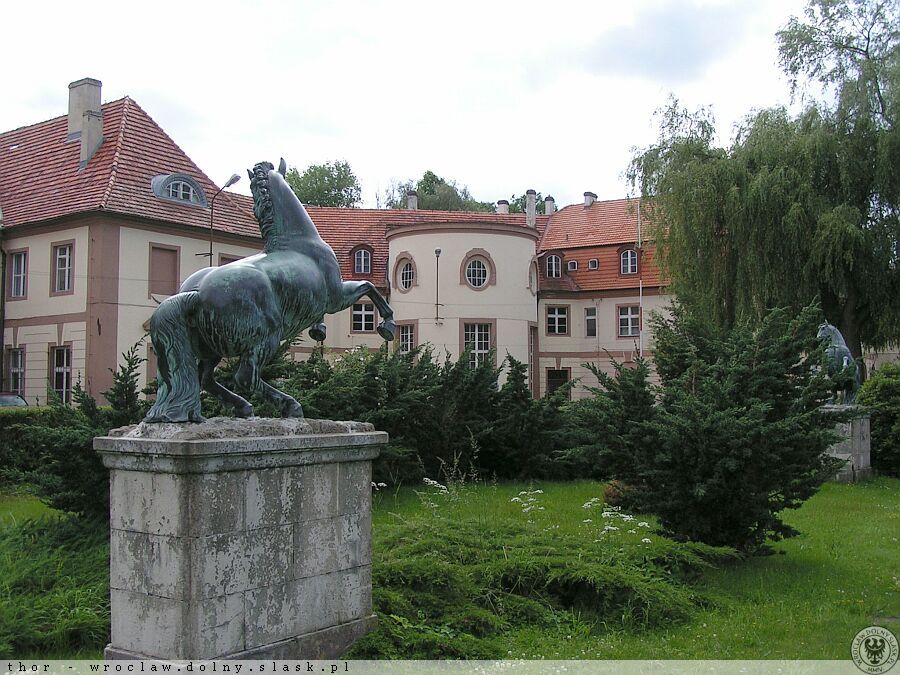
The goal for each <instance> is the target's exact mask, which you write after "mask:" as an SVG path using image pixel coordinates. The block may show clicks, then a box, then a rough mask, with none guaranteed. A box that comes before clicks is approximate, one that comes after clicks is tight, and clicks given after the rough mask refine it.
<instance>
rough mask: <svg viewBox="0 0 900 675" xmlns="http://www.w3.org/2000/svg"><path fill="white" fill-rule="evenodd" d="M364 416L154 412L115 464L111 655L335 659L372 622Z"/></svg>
mask: <svg viewBox="0 0 900 675" xmlns="http://www.w3.org/2000/svg"><path fill="white" fill-rule="evenodd" d="M386 442H387V434H386V433H384V432H379V431H374V430H373V428H372V426H371V425H369V424H361V423H356V422H329V421H324V420H269V419H256V418H253V419H250V420H232V419H226V418H216V419H212V420H209V421H207V422H205V423H203V424H152V425H138V426H136V427H125V428H123V429H118V430H114V431H113V432H111V434H110V436H106V437H103V438H97V439H95V440H94V447H95V448H96V449H97V450H98V451H99V452H100V454H101V455H102V457H103V462H104V464H105V465H106V466H107V467H108V468H109V469H110V490H111V495H110V496H111V506H110V519H111V523H110V524H111V533H110V596H111V597H110V599H111V604H112V642H111V644H110V645H109V646H108V647H107V648H106V657H107V658H113V659H118V658H155V659H166V660H181V659H208V658H231V659H239V658H245V659H265V658H276V659H333V658H337V657H338V656H340V655H341V654H342V653H343V652H344V651H345V650H346V649H347V647H348V646H349V645H350V644H351V643H352V642H353V641H354V640H356V639H357V638H358V637H360V636H361V635H362V634H364V633H365V632H366V631H367V630H369V629H370V628H371V627H372V626H373V625H374V620H375V619H374V615H373V614H372V604H371V592H372V582H371V577H372V567H371V529H372V525H371V523H372V510H371V503H372V502H371V495H372V492H371V461H372V459H374V458H375V457H376V456H377V455H378V452H379V448H380V447H381V446H383V445H384V444H385V443H386Z"/></svg>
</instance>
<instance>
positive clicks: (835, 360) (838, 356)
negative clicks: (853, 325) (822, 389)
mask: <svg viewBox="0 0 900 675" xmlns="http://www.w3.org/2000/svg"><path fill="white" fill-rule="evenodd" d="M816 337H817V338H819V340H821V341H822V342H824V343H826V345H827V346H826V347H825V372H826V374H827V375H828V376H829V377H831V378H833V379H834V378H837V380H838V384H837V387H836V389H835V392H834V399H833V400H834V402H835V403H839V404H845V405H846V404H850V403H854V402H855V401H856V392H857V391H859V387H860V385H861V384H862V382H861V379H862V378H861V377H860V375H861V373H860V368H859V365H858V364H857V363H856V361H855V360H854V359H853V354H851V353H850V349H849V348H848V347H847V343H846V341H845V340H844V336H843V335H841V331H839V330H838V329H837V327H835V326H832V325H831V324H830V323H828V322H827V321H826V322H825V323H823V324H821V325H820V326H819V331H818V332H817V333H816Z"/></svg>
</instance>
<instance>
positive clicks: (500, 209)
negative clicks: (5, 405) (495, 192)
mask: <svg viewBox="0 0 900 675" xmlns="http://www.w3.org/2000/svg"><path fill="white" fill-rule="evenodd" d="M497 213H504V214H505V213H509V202H508V201H507V200H506V199H501V200H500V201H498V202H497Z"/></svg>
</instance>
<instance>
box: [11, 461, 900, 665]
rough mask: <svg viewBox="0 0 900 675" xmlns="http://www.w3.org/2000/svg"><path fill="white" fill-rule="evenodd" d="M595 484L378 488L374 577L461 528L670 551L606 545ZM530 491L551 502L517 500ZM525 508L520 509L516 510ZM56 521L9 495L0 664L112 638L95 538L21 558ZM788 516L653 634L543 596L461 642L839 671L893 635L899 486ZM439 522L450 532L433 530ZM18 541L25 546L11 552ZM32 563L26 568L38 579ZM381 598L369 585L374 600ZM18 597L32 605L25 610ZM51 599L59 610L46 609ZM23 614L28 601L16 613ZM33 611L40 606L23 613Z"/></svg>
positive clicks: (72, 652) (851, 491)
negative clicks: (752, 554)
mask: <svg viewBox="0 0 900 675" xmlns="http://www.w3.org/2000/svg"><path fill="white" fill-rule="evenodd" d="M602 488H603V486H602V484H599V483H595V482H592V481H578V482H571V483H534V484H497V485H492V484H477V485H472V484H469V485H464V486H461V487H457V488H452V489H451V490H450V493H449V494H448V495H446V496H438V495H437V494H436V490H435V489H434V488H425V487H423V488H421V489H417V490H412V489H409V488H406V489H403V490H399V491H388V490H384V489H382V490H381V491H380V492H378V493H376V495H375V511H374V519H373V531H374V564H375V567H376V577H377V576H378V572H377V570H378V568H379V566H384V565H386V564H388V563H389V562H391V561H393V563H394V564H396V563H397V556H396V553H397V539H396V538H397V537H398V536H401V537H403V538H404V541H403V542H402V543H403V545H404V546H407V547H413V548H414V547H415V544H416V539H417V538H419V533H421V535H422V538H423V539H424V536H425V534H426V533H430V534H431V535H433V534H434V533H435V532H442V531H446V532H447V533H450V534H451V535H452V534H453V533H458V534H459V540H460V541H464V535H465V534H466V533H467V532H468V533H470V534H471V533H472V532H474V533H476V534H477V533H479V532H481V531H483V532H485V533H486V534H485V537H484V547H485V548H487V547H497V546H499V549H500V550H499V553H498V551H496V550H495V551H494V553H498V555H500V556H502V557H503V558H507V557H508V558H510V559H513V558H515V557H516V555H517V553H521V551H517V550H516V549H515V547H516V546H521V545H522V542H524V541H529V539H528V537H532V538H533V537H535V536H539V537H540V538H541V539H540V541H543V542H547V541H549V542H551V543H552V542H554V541H558V542H560V550H563V546H562V542H568V543H567V544H566V546H571V542H572V541H577V540H582V541H584V544H585V550H586V551H587V550H588V549H589V548H590V546H592V545H593V544H595V543H596V540H598V539H599V540H600V541H601V542H603V543H602V546H606V547H607V550H608V551H609V552H610V555H612V556H624V557H628V556H631V558H632V559H634V554H635V552H636V551H637V550H638V549H636V548H635V547H639V546H643V544H642V543H641V539H643V538H645V536H646V538H649V539H651V540H652V541H653V544H649V545H646V546H647V547H648V548H647V550H648V551H651V550H652V547H658V546H662V547H665V546H668V544H667V543H666V542H665V540H663V539H662V538H660V537H658V536H657V535H655V534H652V533H651V532H650V529H651V528H641V529H640V530H637V534H634V535H631V534H628V533H627V528H628V527H629V526H631V525H634V524H635V522H638V521H641V520H646V521H648V522H649V523H650V524H651V526H652V525H653V521H652V519H649V518H643V517H638V519H637V521H632V522H629V523H624V525H625V528H620V530H617V531H610V532H607V533H606V534H604V535H601V534H600V532H601V531H602V529H603V526H604V524H608V523H609V522H610V521H609V520H608V519H607V520H604V519H603V518H601V517H600V510H601V509H600V507H599V506H594V507H593V508H590V509H585V508H583V505H584V504H585V503H587V502H589V501H590V500H591V499H594V498H596V497H600V496H601V495H602ZM537 489H540V490H542V491H543V492H542V493H535V494H533V495H524V496H519V493H520V492H523V491H533V490H537ZM417 493H420V494H417ZM517 497H518V498H520V499H523V501H522V502H516V501H512V500H513V499H514V498H517ZM531 498H533V499H535V500H536V501H534V502H533V503H532V504H533V505H534V506H535V508H532V509H529V510H528V511H527V512H525V511H524V505H525V504H526V503H527V500H528V499H531ZM428 502H430V503H431V504H433V506H428V505H426V503H428ZM541 507H543V509H541ZM52 513H53V512H52V511H50V510H49V509H46V507H44V506H42V505H41V504H40V503H39V502H37V500H34V499H32V498H28V497H0V535H2V536H0V548H2V546H3V545H5V546H7V549H3V550H0V586H4V583H5V585H6V588H5V590H4V592H3V593H2V597H3V602H2V603H0V605H2V604H4V603H6V604H5V607H6V609H5V610H3V611H0V624H4V625H0V653H2V652H4V649H3V643H4V642H6V644H7V645H9V644H10V643H11V642H12V641H13V639H14V638H15V636H16V635H24V633H25V631H26V627H25V626H24V625H23V623H22V622H23V621H26V620H27V621H41V622H44V623H43V624H41V625H38V628H39V629H40V630H35V629H34V627H33V626H31V627H29V628H28V630H31V632H32V633H33V634H34V635H38V636H39V635H41V634H44V633H46V635H47V637H46V641H45V643H41V642H33V643H30V646H29V647H26V648H25V649H26V650H27V653H24V654H23V653H15V654H14V653H8V654H5V655H8V656H18V657H24V656H27V657H34V658H36V657H39V656H40V657H45V658H48V657H49V656H53V657H55V658H74V657H76V655H78V656H80V657H81V658H98V657H99V654H100V650H101V649H102V647H103V643H104V642H105V636H104V635H103V632H104V631H103V630H99V632H98V628H99V626H98V625H97V623H96V622H95V621H94V620H93V619H91V618H90V617H91V616H94V615H96V616H103V613H104V612H108V598H106V597H100V596H102V595H104V593H105V592H106V590H105V588H106V585H105V584H106V582H105V581H104V580H103V579H101V578H100V576H103V575H104V574H105V573H104V572H103V569H104V563H103V560H104V559H105V543H104V541H103V537H102V535H101V536H100V537H95V536H94V535H93V534H85V535H79V537H80V538H81V539H85V541H86V542H87V543H88V544H89V546H90V548H89V549H80V548H79V549H78V553H79V555H78V556H76V557H78V558H79V559H80V558H81V557H82V556H83V560H82V561H81V562H79V560H75V559H73V557H72V556H71V555H70V554H65V555H59V554H55V553H53V552H52V551H50V552H47V551H43V550H37V549H36V550H35V551H34V552H32V553H30V554H29V553H28V552H27V551H22V550H20V549H21V546H22V540H21V539H19V540H17V538H16V537H11V536H8V533H10V532H11V531H12V530H15V529H18V528H19V527H20V526H21V523H22V521H23V520H24V519H26V518H29V517H37V518H43V517H45V516H47V515H50V514H52ZM785 515H786V517H785V520H786V521H787V522H788V523H789V524H791V525H793V526H794V527H796V528H797V529H799V530H800V531H801V532H802V534H801V535H800V536H798V537H795V538H793V539H790V540H787V541H784V542H779V543H777V544H776V545H775V549H776V550H777V551H779V554H776V555H771V556H767V557H761V558H753V559H750V560H745V561H740V562H733V563H728V564H725V565H722V566H719V567H717V568H713V569H707V570H706V571H704V572H703V573H702V574H701V575H700V576H695V577H691V578H690V579H689V580H690V586H689V589H693V592H695V595H696V599H697V601H698V602H697V603H695V604H694V606H693V609H692V610H691V612H690V614H689V615H688V616H682V617H681V618H680V619H679V618H674V619H672V620H671V621H666V620H663V621H659V620H655V621H653V622H650V623H647V622H645V624H644V625H649V627H647V628H642V624H641V621H640V620H636V616H639V612H638V611H637V610H638V609H639V608H635V607H634V606H632V605H630V604H629V602H630V601H626V603H625V604H624V605H622V607H621V610H620V611H610V609H609V607H607V608H606V611H605V613H604V614H603V618H602V619H598V617H597V613H596V612H594V611H593V608H591V607H590V606H579V607H578V608H577V609H571V608H570V609H565V608H561V607H560V606H559V605H558V604H554V603H553V602H552V601H551V599H546V602H544V601H543V599H542V598H537V600H538V604H542V605H543V607H539V608H538V609H540V610H541V611H540V612H538V613H535V612H534V611H533V610H534V607H531V608H529V607H527V606H524V605H521V606H519V607H518V609H517V611H519V616H526V620H515V619H511V618H510V615H502V616H501V617H500V620H499V621H494V619H492V618H491V617H487V616H485V615H478V614H476V615H474V618H475V619H478V620H479V621H484V622H485V624H484V626H483V627H484V628H486V629H492V627H493V628H496V629H497V630H499V633H495V634H493V635H486V636H484V637H482V636H481V635H479V634H478V633H479V631H478V630H474V629H473V631H472V635H473V637H471V639H470V640H469V641H468V642H462V643H458V644H463V645H468V646H469V647H471V649H472V654H473V655H477V656H482V657H484V656H485V655H490V656H493V657H507V658H527V659H535V658H547V659H570V658H582V659H583V658H588V659H621V658H626V659H699V658H706V659H710V658H716V659H846V658H848V653H849V652H848V650H849V645H850V641H851V639H852V637H853V636H854V635H855V633H856V632H857V631H858V630H860V629H861V628H864V627H866V626H868V625H871V624H879V625H883V626H886V627H888V628H890V629H892V630H893V631H894V633H895V634H900V621H898V617H900V542H898V538H900V481H898V480H896V479H886V478H880V479H877V480H873V481H870V482H867V483H862V484H856V485H844V484H834V483H829V484H826V485H825V486H824V487H823V488H822V490H821V491H820V493H819V494H817V495H816V496H814V497H813V498H812V499H811V500H809V501H808V502H807V503H806V504H805V505H804V506H803V507H802V508H801V509H799V510H797V511H793V512H788V513H787V514H785ZM584 521H590V522H584ZM435 522H438V523H440V527H445V526H446V528H447V529H445V530H441V529H440V528H437V529H436V528H435V527H433V524H434V523H435ZM616 522H618V521H616ZM622 524H623V523H621V522H620V523H619V525H622ZM507 531H508V532H510V533H513V534H511V535H510V539H509V541H508V543H507V542H504V540H503V539H502V537H503V536H504V532H507ZM498 537H500V539H498ZM498 542H499V543H498ZM476 544H477V541H476ZM13 545H15V546H16V547H17V548H16V549H15V550H10V547H11V546H13ZM454 545H455V544H454ZM448 546H449V544H448ZM76 548H77V547H76ZM70 550H71V548H70ZM405 550H412V549H409V548H408V549H405ZM460 550H461V551H463V550H465V551H466V555H469V556H472V555H473V550H472V546H471V542H470V543H469V548H468V549H463V548H461V549H460ZM565 550H570V549H565ZM82 551H83V552H82ZM448 551H449V552H450V553H449V555H452V553H453V551H452V548H447V549H446V550H444V551H443V553H442V555H445V556H446V555H447V554H448ZM476 552H477V551H476ZM638 553H640V551H638ZM38 554H40V556H45V559H46V561H47V563H46V565H44V563H42V562H41V560H40V559H39V556H38ZM420 555H421V556H422V558H423V559H424V560H425V561H426V562H427V561H428V560H431V559H432V558H431V556H434V555H436V552H435V551H433V550H427V549H426V548H422V550H421V552H420ZM542 555H543V554H542ZM585 555H586V556H587V553H585ZM495 557H496V556H495ZM538 562H540V561H538ZM463 563H464V564H467V563H465V561H463ZM26 566H33V571H29V570H30V569H31V568H30V567H26ZM426 567H427V565H426ZM53 569H59V570H60V571H62V572H63V574H64V578H63V579H62V580H57V581H54V579H53V578H51V577H52V575H53ZM404 569H408V570H412V571H414V568H413V567H410V568H404ZM98 570H99V572H100V576H98V575H97V572H98ZM472 570H473V572H472V574H473V575H474V567H473V568H472ZM482 571H483V570H482ZM438 576H439V575H438ZM466 576H470V575H468V573H467V575H466ZM663 581H667V582H668V580H665V579H664V580H663ZM437 582H438V583H439V582H440V579H439V578H438V579H437ZM679 583H681V582H679ZM682 585H683V584H682ZM385 590H388V589H378V588H376V594H378V593H379V592H380V591H385ZM450 591H452V588H449V587H448V592H450ZM18 593H23V595H22V597H21V598H20V597H19V596H17V595H16V594H18ZM50 594H53V595H54V596H55V597H56V598H58V600H54V601H53V602H52V603H51V602H49V601H46V600H45V599H46V598H49V595H50ZM26 595H27V596H28V597H27V598H26V597H25V596H26ZM494 600H496V598H491V601H494ZM501 600H502V598H501ZM17 603H23V604H22V605H21V606H20V607H19V608H18V609H17V608H16V604H17ZM27 603H32V604H31V605H29V606H28V607H26V606H25V604H27ZM402 605H403V599H402V598H400V599H397V606H402ZM538 615H539V616H538ZM528 617H537V619H539V620H537V619H535V620H530V619H528ZM64 619H65V622H68V625H64V623H65V622H64V621H63V620H64ZM428 621H429V619H428V616H425V615H423V616H420V617H418V618H416V619H415V620H409V619H406V618H403V617H400V618H399V622H398V619H395V618H391V617H389V616H382V617H381V624H382V626H384V627H386V628H389V629H398V628H402V631H403V633H402V634H403V635H404V636H405V637H409V636H412V637H415V636H416V634H417V633H421V634H423V635H425V634H428V635H436V634H437V635H440V634H447V635H450V634H453V633H454V631H455V630H456V629H455V628H454V627H453V626H448V625H447V624H446V623H445V624H443V625H429V623H428ZM491 621H494V623H493V624H491ZM400 622H402V623H403V625H400ZM489 624H490V625H489ZM61 627H62V629H64V630H61V629H60V628H61ZM474 628H475V629H478V626H477V625H476V626H475V627H474ZM4 630H5V631H6V632H5V635H4ZM41 631H43V633H41ZM42 639H43V638H42ZM467 639H468V637H467ZM41 644H45V646H43V647H42V646H40V645H41ZM501 645H502V648H501V647H500V646H501ZM401 646H402V645H401ZM7 649H8V647H7ZM501 649H502V651H498V650H501ZM14 651H21V650H18V649H16V650H14ZM400 655H402V653H401V654H400Z"/></svg>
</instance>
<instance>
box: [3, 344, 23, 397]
mask: <svg viewBox="0 0 900 675" xmlns="http://www.w3.org/2000/svg"><path fill="white" fill-rule="evenodd" d="M6 359H7V364H8V366H7V373H8V375H9V391H11V392H12V393H14V394H18V395H19V396H22V397H23V398H24V396H25V349H23V348H22V347H11V348H10V349H8V350H7V351H6Z"/></svg>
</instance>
